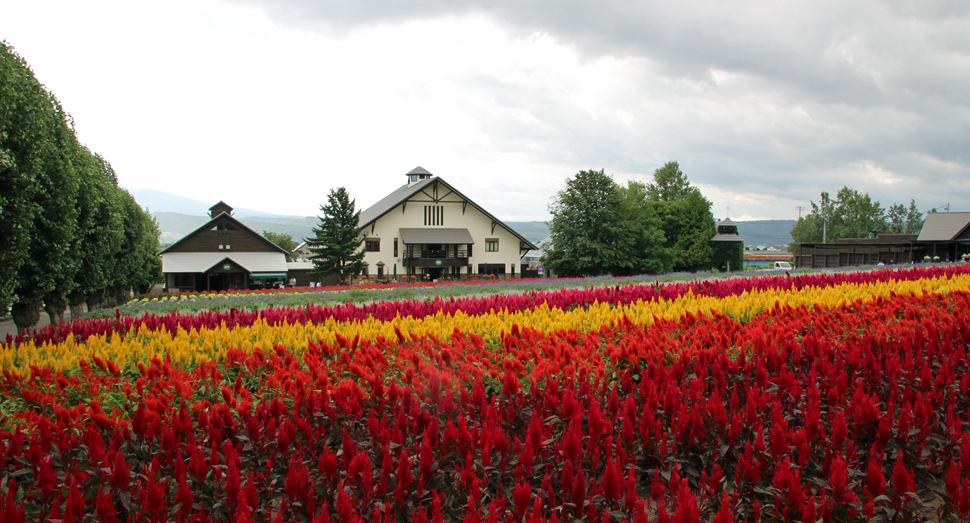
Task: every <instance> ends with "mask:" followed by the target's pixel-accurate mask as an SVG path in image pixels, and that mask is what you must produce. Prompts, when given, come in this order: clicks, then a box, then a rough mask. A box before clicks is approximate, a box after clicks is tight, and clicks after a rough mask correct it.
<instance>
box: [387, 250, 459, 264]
mask: <svg viewBox="0 0 970 523" xmlns="http://www.w3.org/2000/svg"><path fill="white" fill-rule="evenodd" d="M402 260H403V263H404V266H405V267H462V266H465V265H468V251H466V250H463V249H462V250H455V251H444V250H441V251H410V252H407V251H405V252H404V256H403V257H402Z"/></svg>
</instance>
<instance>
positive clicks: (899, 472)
mask: <svg viewBox="0 0 970 523" xmlns="http://www.w3.org/2000/svg"><path fill="white" fill-rule="evenodd" d="M915 477H916V475H915V474H914V473H913V472H911V471H910V470H909V469H908V468H906V465H904V464H903V454H902V453H899V456H898V457H897V458H896V464H895V465H894V466H893V479H892V481H893V483H892V487H893V492H894V493H895V494H896V497H895V501H894V502H896V503H899V502H900V501H902V498H903V497H904V496H905V494H906V493H909V492H913V490H914V489H915V488H916V483H915Z"/></svg>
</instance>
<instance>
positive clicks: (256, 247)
mask: <svg viewBox="0 0 970 523" xmlns="http://www.w3.org/2000/svg"><path fill="white" fill-rule="evenodd" d="M209 217H210V220H209V221H208V222H206V223H205V224H204V225H203V226H201V227H199V228H198V229H196V230H195V231H193V232H191V233H189V234H187V235H186V236H184V237H183V238H182V239H180V240H179V241H177V242H175V243H173V244H172V245H170V246H169V247H167V248H166V249H165V250H163V251H162V252H161V253H160V256H161V258H162V272H163V273H164V274H165V287H166V289H167V290H168V291H169V292H179V291H219V290H229V289H234V290H239V289H249V288H252V287H255V286H262V285H265V284H267V283H272V282H284V281H286V278H287V266H286V254H287V252H286V250H284V249H283V248H282V247H280V246H278V245H276V244H275V243H273V242H271V241H269V240H267V239H266V238H264V237H263V236H261V235H260V234H259V233H257V232H256V231H254V230H252V229H250V228H249V227H247V226H246V225H244V224H243V223H242V222H240V221H239V220H237V219H236V218H234V217H233V216H232V207H230V206H229V205H227V204H225V203H224V202H219V203H217V204H215V205H213V206H212V207H211V208H210V209H209Z"/></svg>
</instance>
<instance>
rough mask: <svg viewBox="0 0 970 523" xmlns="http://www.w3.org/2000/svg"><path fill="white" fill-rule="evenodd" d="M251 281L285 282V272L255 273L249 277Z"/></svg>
mask: <svg viewBox="0 0 970 523" xmlns="http://www.w3.org/2000/svg"><path fill="white" fill-rule="evenodd" d="M249 279H250V280H285V279H286V273H285V272H254V273H252V274H250V275H249Z"/></svg>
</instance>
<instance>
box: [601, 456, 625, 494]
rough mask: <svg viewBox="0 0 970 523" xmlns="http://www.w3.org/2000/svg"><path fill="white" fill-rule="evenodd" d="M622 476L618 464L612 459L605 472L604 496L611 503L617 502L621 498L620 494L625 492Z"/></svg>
mask: <svg viewBox="0 0 970 523" xmlns="http://www.w3.org/2000/svg"><path fill="white" fill-rule="evenodd" d="M621 482H622V475H621V473H620V469H619V467H618V466H617V464H616V462H615V461H613V459H612V458H610V460H609V462H607V464H606V470H605V471H604V472H603V484H602V488H603V496H605V497H606V499H607V500H608V501H610V502H613V501H616V500H618V499H619V498H620V494H621V493H622V492H623V490H622V489H623V487H622V483H621Z"/></svg>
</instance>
